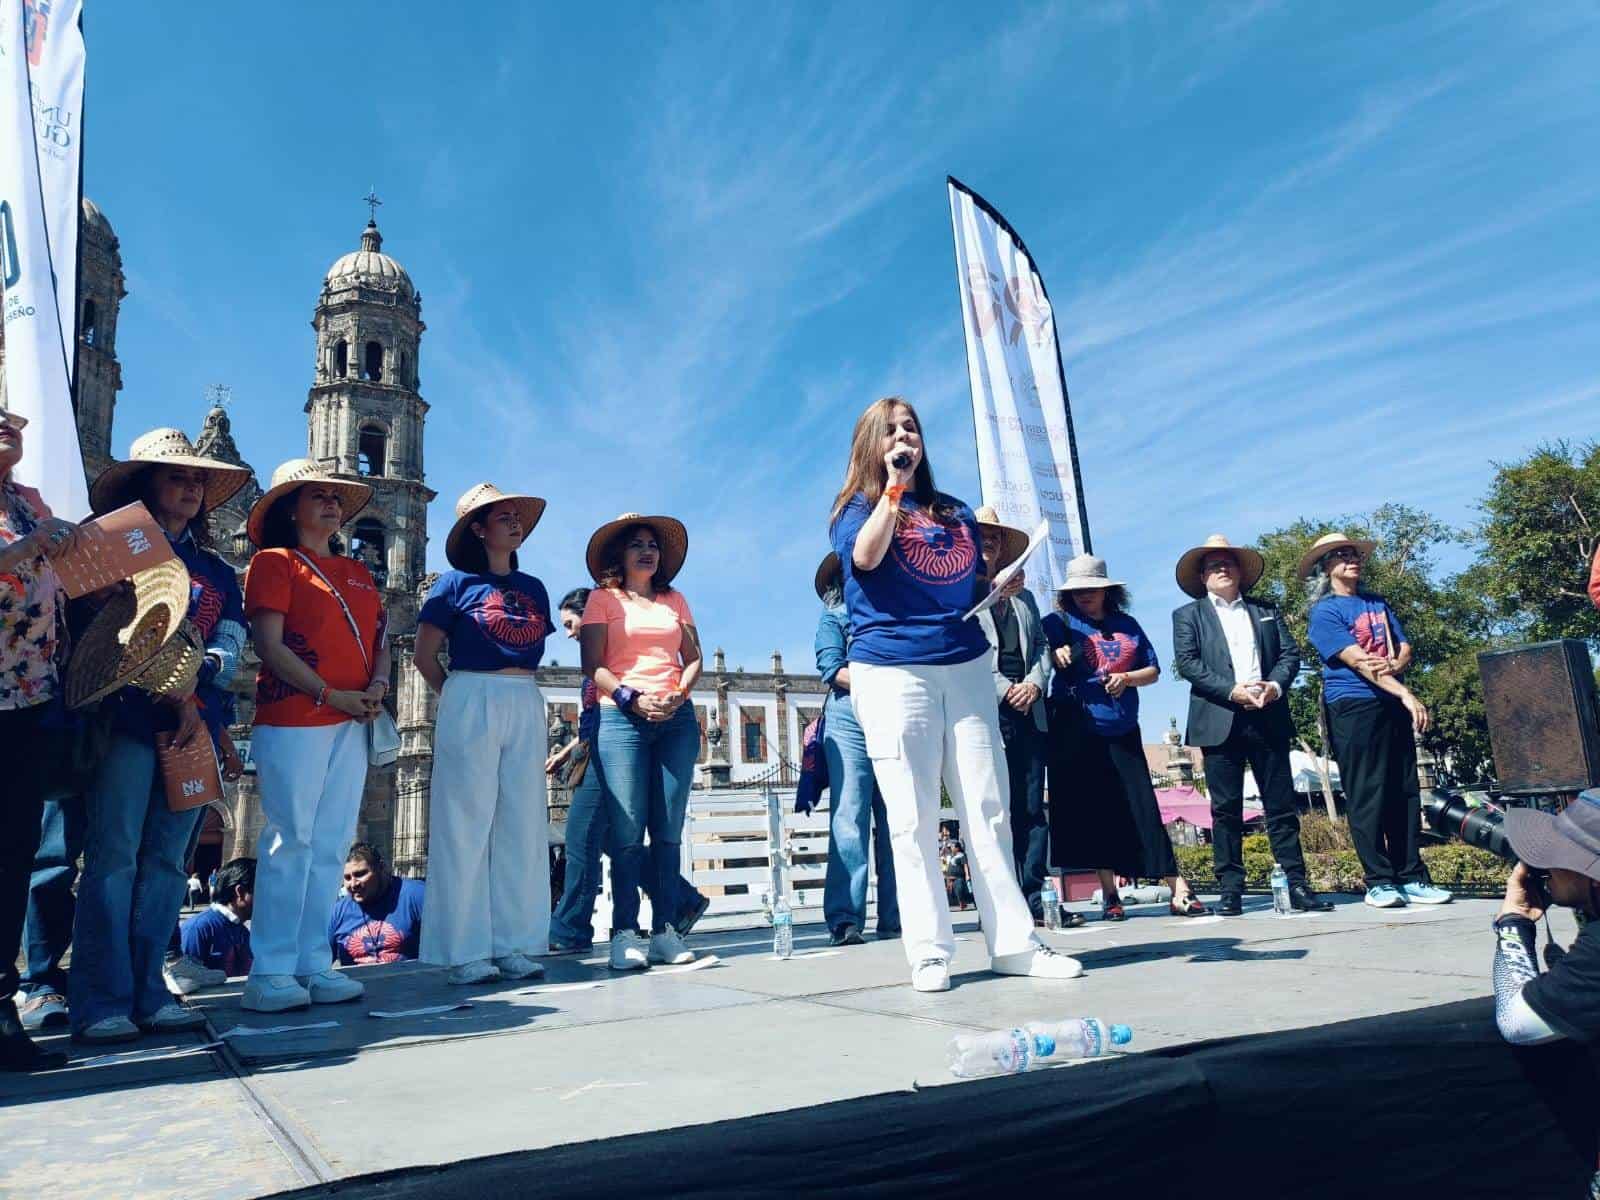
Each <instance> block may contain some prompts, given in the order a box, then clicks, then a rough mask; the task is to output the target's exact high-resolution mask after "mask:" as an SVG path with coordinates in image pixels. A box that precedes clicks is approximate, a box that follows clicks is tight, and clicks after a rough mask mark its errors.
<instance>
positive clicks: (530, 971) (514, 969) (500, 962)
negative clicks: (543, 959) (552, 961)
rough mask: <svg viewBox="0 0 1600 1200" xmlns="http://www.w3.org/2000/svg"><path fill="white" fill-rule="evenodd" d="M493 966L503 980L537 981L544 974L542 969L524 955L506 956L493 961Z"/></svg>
mask: <svg viewBox="0 0 1600 1200" xmlns="http://www.w3.org/2000/svg"><path fill="white" fill-rule="evenodd" d="M494 965H495V966H496V967H497V968H498V969H499V971H500V975H501V978H503V979H537V978H538V977H539V976H541V975H543V974H544V967H542V966H540V965H539V964H538V963H536V962H534V961H533V959H531V958H529V957H528V956H527V955H526V954H508V955H506V956H505V957H504V958H497V959H495V960H494Z"/></svg>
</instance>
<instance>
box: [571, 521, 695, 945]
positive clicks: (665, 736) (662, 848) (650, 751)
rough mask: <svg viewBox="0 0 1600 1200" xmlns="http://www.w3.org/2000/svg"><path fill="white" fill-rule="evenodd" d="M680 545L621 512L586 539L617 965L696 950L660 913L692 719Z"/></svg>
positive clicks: (679, 828) (691, 749) (674, 875)
mask: <svg viewBox="0 0 1600 1200" xmlns="http://www.w3.org/2000/svg"><path fill="white" fill-rule="evenodd" d="M688 552H689V535H688V532H687V531H686V530H685V529H684V527H683V523H682V522H681V521H678V520H675V519H674V518H672V517H661V516H655V517H646V516H640V515H639V514H638V513H624V514H623V515H622V516H620V517H618V518H617V519H616V520H615V521H608V522H606V524H604V525H602V526H600V528H599V529H597V530H595V531H594V534H593V536H591V537H590V538H589V549H588V554H587V556H586V557H587V560H588V565H589V574H590V575H591V576H592V577H593V578H594V581H595V582H596V583H597V584H599V586H598V587H596V588H595V589H594V590H593V591H592V592H590V593H589V603H588V605H587V606H586V607H585V608H584V613H583V625H582V627H581V628H580V629H579V633H578V644H579V646H580V648H581V649H582V653H583V673H584V674H585V675H587V676H588V677H589V678H590V679H593V680H594V683H595V686H596V687H597V688H599V689H600V734H599V745H598V746H597V747H596V753H598V754H599V756H600V766H601V769H602V770H603V771H604V772H605V787H606V791H607V795H608V799H609V800H610V805H609V808H610V826H611V838H612V844H613V846H614V848H615V855H614V856H613V858H612V860H611V967H612V969H613V970H618V971H635V970H639V969H641V968H643V967H647V966H649V965H650V964H651V963H653V962H654V963H680V962H689V961H691V960H692V959H693V957H694V955H693V953H692V952H691V951H690V950H689V948H688V947H687V946H685V945H684V943H683V937H682V935H681V933H680V932H679V930H678V929H677V928H675V927H674V925H673V924H672V922H671V920H670V914H672V912H673V903H674V900H673V898H674V897H675V895H676V891H677V883H678V847H679V843H680V842H681V840H682V838H683V819H684V815H685V810H686V807H687V805H688V801H689V787H690V784H691V783H693V781H694V762H695V758H696V757H697V756H698V755H699V752H700V725H699V722H697V721H696V720H695V717H694V707H693V706H692V705H690V704H686V703H685V701H686V700H687V699H688V697H689V692H690V690H691V689H692V688H693V687H694V682H695V680H696V679H698V678H699V677H700V668H701V660H700V638H699V635H698V634H697V633H696V632H695V627H694V617H693V615H691V613H690V611H689V604H688V601H686V600H685V599H684V598H683V594H682V593H681V592H679V591H677V590H676V589H675V588H673V587H672V580H673V579H674V578H675V577H676V576H677V574H678V571H679V570H680V569H682V567H683V560H684V558H685V557H686V556H687V555H688ZM647 830H648V832H649V834H650V848H649V853H648V856H647V855H646V851H645V845H644V838H645V833H646V831H647ZM641 885H642V886H643V887H644V889H645V890H646V892H648V893H649V896H650V911H651V930H650V935H651V936H650V944H649V946H648V947H645V946H643V945H641V944H640V939H639V937H638V936H637V935H635V933H634V932H633V928H634V926H635V924H637V922H638V917H639V887H640V886H641Z"/></svg>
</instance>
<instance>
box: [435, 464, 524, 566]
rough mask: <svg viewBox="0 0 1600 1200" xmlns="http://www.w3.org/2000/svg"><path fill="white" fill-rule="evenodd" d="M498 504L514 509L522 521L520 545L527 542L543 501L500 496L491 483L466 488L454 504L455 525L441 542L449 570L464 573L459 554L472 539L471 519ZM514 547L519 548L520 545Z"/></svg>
mask: <svg viewBox="0 0 1600 1200" xmlns="http://www.w3.org/2000/svg"><path fill="white" fill-rule="evenodd" d="M501 503H506V504H514V505H516V506H517V516H519V517H520V518H522V541H523V542H525V541H527V540H528V535H529V534H530V533H532V532H533V527H534V526H535V525H537V524H538V523H539V518H540V517H542V516H544V501H543V500H541V499H540V498H539V497H538V496H523V495H518V494H516V493H514V492H502V491H501V490H500V489H499V488H497V487H495V485H494V484H492V483H480V484H476V485H475V486H473V487H470V488H468V489H467V490H466V493H465V494H464V495H463V496H462V497H461V499H459V500H457V501H456V523H455V524H454V525H452V526H451V527H450V536H449V537H447V538H445V540H444V556H445V558H446V559H448V560H449V563H450V565H451V566H452V567H455V568H456V569H457V570H461V571H465V570H466V569H467V568H466V567H465V566H463V565H462V564H461V562H460V561H459V560H460V558H461V552H462V551H463V550H464V549H466V545H467V539H468V538H469V537H471V536H472V521H473V518H475V517H476V516H477V515H478V514H479V513H480V512H482V511H483V510H484V509H486V508H489V507H490V506H491V505H495V504H501ZM517 544H518V545H519V546H520V545H521V544H522V542H518V543H517Z"/></svg>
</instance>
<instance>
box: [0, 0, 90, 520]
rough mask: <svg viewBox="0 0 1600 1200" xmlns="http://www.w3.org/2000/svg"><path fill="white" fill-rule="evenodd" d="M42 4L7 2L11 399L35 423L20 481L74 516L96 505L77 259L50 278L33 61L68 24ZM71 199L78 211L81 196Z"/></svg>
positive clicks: (2, 143)
mask: <svg viewBox="0 0 1600 1200" xmlns="http://www.w3.org/2000/svg"><path fill="white" fill-rule="evenodd" d="M73 7H74V8H75V7H76V6H75V5H74V6H73ZM40 10H41V4H40V0H0V304H3V306H4V320H5V331H6V357H5V373H6V379H5V385H6V403H7V405H8V406H9V407H10V408H11V409H12V410H13V411H15V412H17V413H20V414H21V415H22V416H24V417H27V418H28V422H29V424H28V431H27V433H25V434H24V435H23V444H24V445H25V446H26V451H25V453H24V454H23V459H22V462H21V463H19V464H18V465H17V468H16V471H15V474H16V476H17V479H18V480H19V481H20V482H22V483H25V484H29V485H31V486H33V487H36V488H38V489H39V491H40V492H41V493H42V494H43V495H44V499H45V503H47V504H49V505H50V507H51V509H52V510H54V512H55V513H56V515H57V516H61V517H66V518H67V519H69V520H74V521H75V520H78V519H79V518H81V517H83V516H84V515H86V514H87V513H88V511H89V495H88V488H87V486H86V485H85V483H84V478H83V455H82V452H81V451H80V450H79V448H78V426H77V422H76V420H75V419H74V418H73V414H72V385H71V381H70V379H69V376H68V368H67V362H68V359H69V357H70V355H69V350H70V349H71V348H72V342H71V330H72V324H73V310H75V309H76V306H77V265H76V262H74V263H73V264H72V267H71V269H70V270H69V271H66V272H65V273H64V274H63V275H62V276H61V277H60V278H59V280H58V279H56V278H53V276H52V270H51V247H50V235H49V231H48V228H47V226H46V217H47V214H46V211H45V198H44V192H43V188H42V184H41V179H40V156H39V153H38V147H37V142H36V140H35V128H36V124H35V116H34V105H33V98H32V94H31V89H30V80H29V70H30V66H31V62H30V59H32V58H37V59H38V60H39V61H40V62H41V63H42V62H44V61H45V57H46V53H47V48H48V46H49V42H50V39H51V37H52V36H54V35H55V34H57V33H60V32H62V31H61V30H58V29H55V28H54V27H52V25H51V24H49V23H44V24H41V23H40V20H39V17H40V16H41V15H45V16H48V15H49V14H48V13H44V14H41V11H40ZM80 72H81V67H80ZM74 153H76V150H74ZM72 203H73V206H74V209H76V205H77V196H76V195H75V194H74V196H73V198H72ZM75 226H76V222H75V221H74V227H75ZM73 242H74V245H75V243H76V235H75V234H74V237H73ZM58 282H59V285H60V288H61V292H60V294H61V297H62V299H63V300H64V301H65V304H66V306H67V308H68V310H69V311H68V315H67V317H66V320H65V322H63V319H62V315H61V313H60V311H59V309H58V306H57V303H56V296H57V284H58ZM63 324H65V328H66V329H67V331H68V335H67V337H66V338H65V339H63V336H62V329H63Z"/></svg>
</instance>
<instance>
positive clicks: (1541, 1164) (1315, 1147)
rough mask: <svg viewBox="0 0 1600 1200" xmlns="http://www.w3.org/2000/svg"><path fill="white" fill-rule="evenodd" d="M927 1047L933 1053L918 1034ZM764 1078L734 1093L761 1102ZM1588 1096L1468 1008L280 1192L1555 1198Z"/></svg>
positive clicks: (1590, 1115)
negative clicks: (1021, 1191)
mask: <svg viewBox="0 0 1600 1200" xmlns="http://www.w3.org/2000/svg"><path fill="white" fill-rule="evenodd" d="M1193 1002H1194V1003H1200V1001H1198V1000H1196V1001H1193ZM1111 1015H1112V1016H1115V1014H1111ZM1136 1036H1137V1034H1136ZM814 1050H815V1051H816V1052H821V1053H826V1048H825V1047H816V1048H814ZM928 1053H929V1058H930V1062H932V1061H937V1060H942V1058H943V1045H942V1043H941V1042H940V1041H939V1040H938V1038H937V1037H936V1036H933V1035H932V1032H931V1031H930V1038H929V1043H928ZM774 1087H775V1088H778V1089H779V1091H778V1092H775V1093H773V1094H771V1095H762V1096H754V1095H753V1096H751V1097H750V1102H751V1104H752V1105H755V1104H764V1103H771V1102H772V1101H773V1100H774V1099H778V1100H781V1088H782V1082H781V1080H775V1081H774ZM1595 1098H1596V1075H1595V1066H1594V1062H1593V1060H1592V1059H1591V1058H1590V1056H1589V1054H1588V1052H1587V1051H1586V1050H1585V1048H1583V1047H1581V1046H1578V1045H1575V1044H1574V1043H1572V1042H1558V1043H1552V1044H1549V1045H1545V1046H1537V1047H1529V1048H1515V1047H1511V1046H1508V1045H1506V1044H1505V1043H1504V1042H1502V1041H1501V1039H1500V1036H1499V1034H1498V1033H1497V1032H1496V1030H1495V1025H1494V1006H1493V1001H1492V1000H1490V999H1483V1000H1470V1001H1462V1002H1459V1003H1455V1004H1447V1005H1442V1006H1439V1007H1436V1008H1426V1009H1418V1010H1415V1011H1412V1012H1405V1013H1394V1014H1389V1015H1386V1016H1382V1017H1372V1018H1366V1019H1363V1020H1357V1021H1346V1022H1342V1023H1340V1024H1337V1025H1329V1026H1324V1027H1321V1028H1316V1029H1305V1030H1294V1031H1290V1032H1287V1033H1272V1034H1261V1035H1256V1036H1251V1037H1240V1038H1228V1039H1223V1040H1219V1041H1211V1042H1200V1043H1195V1044H1190V1045H1186V1046H1176V1047H1172V1048H1170V1049H1166V1050H1157V1051H1153V1052H1149V1053H1145V1054H1137V1055H1131V1056H1125V1057H1121V1058H1118V1059H1117V1060H1115V1061H1111V1062H1103V1063H1089V1064H1085V1065H1083V1066H1079V1067H1073V1068H1070V1069H1065V1070H1047V1071H1036V1072H1033V1073H1030V1074H1027V1075H1022V1076H1017V1077H1011V1078H1004V1079H988V1080H980V1081H978V1082H975V1083H966V1084H960V1085H956V1086H951V1087H937V1088H928V1089H924V1090H920V1091H917V1090H913V1091H909V1092H900V1093H892V1094H888V1095H881V1096H870V1097H865V1098H862V1099H858V1100H847V1101H841V1102H838V1103H835V1104H826V1105H821V1106H818V1107H815V1108H808V1109H799V1110H795V1111H791V1112H783V1113H774V1114H771V1115H766V1116H758V1117H749V1118H745V1119H743V1120H737V1121H724V1122H720V1123H717V1124H712V1125H700V1126H694V1127H690V1128H686V1129H671V1130H663V1131H661V1132H658V1133H647V1134H639V1135H635V1136H632V1137H623V1138H614V1139H609V1140H606V1141H596V1142H583V1143H577V1144H574V1145H569V1146H558V1147H554V1148H552V1149H549V1150H535V1151H527V1152H523V1153H516V1154H504V1155H498V1156H495V1157H493V1158H484V1159H475V1160H471V1161H467V1162H461V1163H456V1164H453V1165H449V1166H443V1167H433V1168H420V1169H414V1170H401V1171H391V1172H385V1173H383V1174H381V1175H374V1176H367V1177H364V1178H361V1179H350V1180H344V1181H341V1182H339V1183H337V1184H331V1185H324V1186H319V1187H313V1188H307V1189H301V1190H299V1191H295V1192H291V1193H284V1195H285V1196H294V1197H306V1198H309V1197H332V1196H338V1197H340V1198H341V1200H360V1198H363V1197H369V1196H370V1197H378V1196H382V1197H384V1198H385V1200H424V1198H426V1200H447V1198H448V1200H455V1198H458V1197H459V1198H460V1200H478V1198H479V1197H481V1196H486V1195H487V1196H538V1197H540V1198H541V1200H562V1198H568V1197H570V1198H572V1200H593V1198H594V1197H596V1196H605V1195H615V1194H619V1193H622V1192H639V1193H641V1194H649V1195H653V1196H674V1197H682V1196H692V1197H706V1198H709V1197H728V1198H732V1197H745V1196H764V1195H771V1196H792V1195H795V1194H797V1193H807V1192H810V1193H814V1194H828V1195H839V1194H849V1195H852V1196H906V1197H912V1196H916V1197H928V1196H947V1195H971V1196H981V1195H996V1194H997V1195H1011V1194H1018V1193H1016V1192H1015V1191H1014V1190H1013V1189H1018V1188H1037V1187H1051V1188H1083V1189H1086V1190H1085V1191H1084V1192H1083V1193H1082V1194H1084V1195H1106V1196H1111V1195H1116V1196H1125V1195H1152V1196H1155V1195H1177V1196H1184V1197H1189V1198H1191V1200H1206V1198H1208V1197H1212V1196H1217V1197H1229V1198H1230V1200H1232V1198H1236V1197H1241V1196H1250V1195H1285V1196H1294V1197H1297V1198H1305V1200H1311V1198H1316V1197H1328V1198H1329V1200H1334V1198H1338V1200H1348V1197H1350V1196H1362V1195H1372V1194H1384V1195H1412V1196H1449V1197H1452V1200H1460V1198H1463V1197H1479V1196H1481V1197H1490V1196H1492V1197H1497V1198H1499V1200H1557V1198H1561V1197H1573V1198H1574V1200H1576V1198H1577V1197H1579V1196H1583V1195H1585V1194H1586V1193H1585V1192H1584V1187H1585V1185H1586V1183H1587V1181H1588V1179H1589V1177H1590V1175H1591V1174H1592V1173H1593V1171H1594V1170H1595V1150H1596V1136H1595V1130H1596V1124H1597V1110H1596V1105H1595ZM507 1103H509V1104H514V1103H515V1098H514V1097H510V1096H508V1097H507ZM1379 1181H1381V1182H1379ZM1050 1194H1056V1195H1060V1194H1067V1193H1066V1192H1064V1191H1061V1192H1052V1193H1050Z"/></svg>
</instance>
